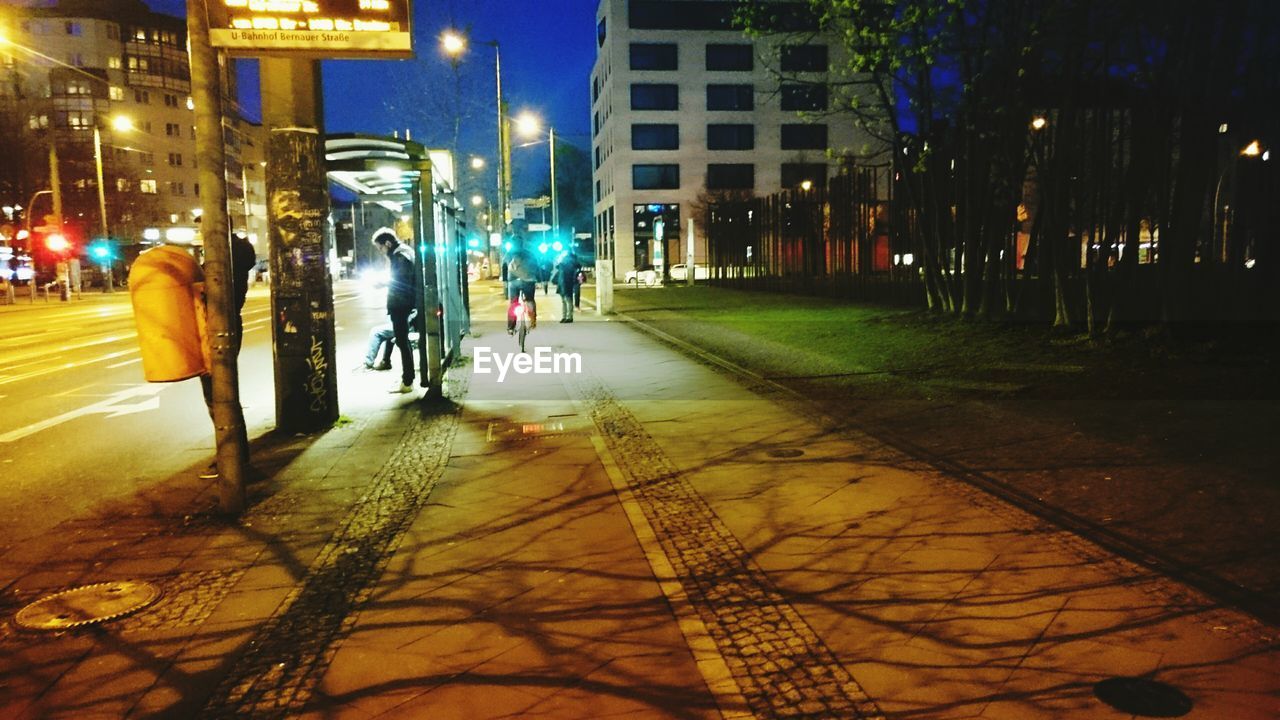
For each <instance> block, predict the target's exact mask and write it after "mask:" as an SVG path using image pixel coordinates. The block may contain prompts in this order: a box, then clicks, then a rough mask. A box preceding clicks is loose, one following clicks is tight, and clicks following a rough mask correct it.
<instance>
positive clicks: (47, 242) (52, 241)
mask: <svg viewBox="0 0 1280 720" xmlns="http://www.w3.org/2000/svg"><path fill="white" fill-rule="evenodd" d="M44 246H45V247H46V248H48V249H49V250H50V251H52V252H56V253H60V252H66V250H67V249H68V248H70V247H71V243H69V242H67V239H66V238H65V237H63V236H62V235H60V234H58V233H53V234H52V235H48V236H46V237H45V239H44Z"/></svg>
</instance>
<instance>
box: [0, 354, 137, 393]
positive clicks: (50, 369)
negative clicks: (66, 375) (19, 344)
mask: <svg viewBox="0 0 1280 720" xmlns="http://www.w3.org/2000/svg"><path fill="white" fill-rule="evenodd" d="M136 352H140V351H139V350H138V349H137V348H132V349H129V350H121V351H120V352H113V353H107V354H106V355H99V356H98V357H95V358H90V359H88V360H81V361H80V362H68V363H58V364H56V365H47V366H45V367H43V368H41V369H39V370H33V371H31V372H28V373H23V374H21V375H10V376H8V377H5V378H3V379H0V385H8V384H9V383H14V382H18V381H20V380H30V379H31V378H35V377H40V376H41V375H48V374H49V373H55V372H61V371H63V370H71V369H73V368H78V367H84V366H86V365H97V364H98V363H101V362H103V361H106V360H112V359H115V358H118V357H122V356H124V355H129V354H132V353H136Z"/></svg>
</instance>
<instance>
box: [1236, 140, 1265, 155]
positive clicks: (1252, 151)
mask: <svg viewBox="0 0 1280 720" xmlns="http://www.w3.org/2000/svg"><path fill="white" fill-rule="evenodd" d="M1240 154H1241V155H1244V156H1245V157H1258V156H1259V155H1261V154H1262V145H1260V144H1259V143H1258V141H1257V140H1254V141H1253V142H1251V143H1249V144H1248V145H1245V146H1244V149H1243V150H1241V151H1240Z"/></svg>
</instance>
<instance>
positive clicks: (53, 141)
mask: <svg viewBox="0 0 1280 720" xmlns="http://www.w3.org/2000/svg"><path fill="white" fill-rule="evenodd" d="M55 125H56V124H55ZM56 133H57V128H56V127H54V126H51V127H50V128H49V188H50V189H51V190H52V191H53V226H54V227H55V228H57V230H55V231H54V232H56V233H58V234H59V235H61V234H62V181H61V180H60V179H59V177H58V141H57V136H56ZM66 262H67V261H66V259H63V260H60V261H59V262H58V263H57V264H55V266H54V267H55V268H59V270H58V273H57V277H58V299H59V300H62V301H63V302H66V301H68V300H70V299H71V284H70V281H69V279H68V276H64V275H63V274H62V272H61V266H65V265H66ZM31 282H32V284H33V285H34V283H35V278H32V279H31ZM45 295H46V297H47V296H48V293H46V294H45Z"/></svg>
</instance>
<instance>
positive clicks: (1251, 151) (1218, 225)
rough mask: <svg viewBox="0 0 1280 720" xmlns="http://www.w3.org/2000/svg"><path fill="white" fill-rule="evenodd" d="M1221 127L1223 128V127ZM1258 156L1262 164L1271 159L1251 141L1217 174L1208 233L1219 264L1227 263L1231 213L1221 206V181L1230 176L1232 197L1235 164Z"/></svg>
mask: <svg viewBox="0 0 1280 720" xmlns="http://www.w3.org/2000/svg"><path fill="white" fill-rule="evenodd" d="M1223 127H1224V128H1225V125H1224V126H1223ZM1258 156H1262V160H1263V162H1266V161H1267V160H1269V159H1270V158H1271V153H1270V151H1268V150H1266V149H1264V148H1263V147H1262V143H1261V142H1259V141H1258V140H1253V141H1252V142H1250V143H1249V144H1248V145H1245V146H1244V147H1243V148H1241V149H1240V151H1239V152H1238V153H1234V154H1233V156H1232V157H1231V162H1229V163H1227V166H1226V167H1225V168H1223V169H1222V172H1221V173H1219V174H1218V182H1217V184H1216V185H1215V186H1214V190H1213V226H1212V228H1211V230H1210V233H1211V234H1210V240H1211V242H1214V241H1216V242H1217V243H1218V244H1219V246H1220V248H1221V249H1220V252H1219V259H1220V261H1221V262H1223V263H1225V262H1227V260H1228V257H1227V227H1228V226H1230V225H1231V212H1230V210H1231V208H1230V207H1229V206H1224V205H1222V204H1221V203H1222V183H1223V181H1224V180H1226V179H1227V175H1228V174H1230V175H1231V176H1232V180H1231V187H1232V189H1231V194H1232V196H1233V197H1234V195H1235V193H1236V190H1235V185H1236V179H1235V170H1236V162H1237V161H1238V160H1239V159H1240V158H1256V157H1258ZM1232 202H1233V204H1235V202H1234V200H1233V201H1232ZM1219 215H1221V218H1222V219H1221V220H1219V219H1218V218H1219ZM1210 251H1211V252H1212V248H1211V249H1210Z"/></svg>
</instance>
